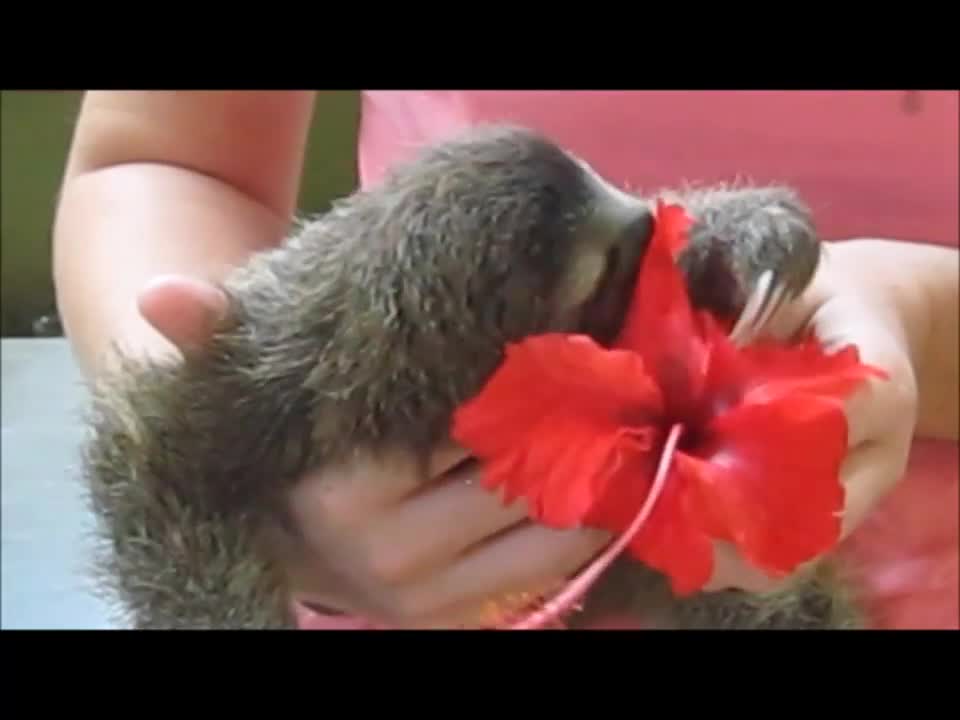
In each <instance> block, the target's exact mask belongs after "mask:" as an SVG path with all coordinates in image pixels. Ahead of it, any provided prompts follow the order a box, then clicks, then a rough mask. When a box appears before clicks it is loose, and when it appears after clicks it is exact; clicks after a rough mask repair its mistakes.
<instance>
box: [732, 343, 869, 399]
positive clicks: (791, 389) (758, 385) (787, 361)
mask: <svg viewBox="0 0 960 720" xmlns="http://www.w3.org/2000/svg"><path fill="white" fill-rule="evenodd" d="M742 361H743V363H744V365H745V367H746V368H747V372H748V373H749V376H748V378H747V380H746V382H745V383H744V387H743V390H744V393H745V396H746V397H745V402H762V401H764V400H765V399H767V398H772V397H781V396H785V395H787V394H789V393H799V392H802V393H811V394H818V395H825V396H830V397H834V398H836V399H838V400H842V399H843V398H845V397H846V396H847V395H849V394H850V393H852V392H853V391H854V390H856V389H857V387H859V386H860V385H861V384H862V383H863V382H864V381H866V380H867V379H868V378H870V377H875V378H881V379H884V378H886V377H887V374H886V373H885V372H884V371H882V370H880V369H879V368H875V367H871V366H869V365H863V364H861V362H860V353H859V351H858V350H857V348H856V346H854V345H847V346H845V347H843V348H841V349H839V350H837V351H834V352H827V351H826V350H825V349H824V348H823V346H822V345H821V343H820V342H819V341H818V340H817V339H816V338H815V337H809V338H806V339H804V340H803V341H802V342H799V343H797V344H795V345H792V346H788V347H784V346H779V345H775V344H773V343H763V344H756V345H752V346H750V347H747V348H744V350H743V353H742Z"/></svg>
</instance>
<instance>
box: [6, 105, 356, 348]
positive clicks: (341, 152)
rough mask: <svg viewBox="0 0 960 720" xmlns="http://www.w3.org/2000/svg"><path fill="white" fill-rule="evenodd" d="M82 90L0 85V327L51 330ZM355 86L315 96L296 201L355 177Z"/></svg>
mask: <svg viewBox="0 0 960 720" xmlns="http://www.w3.org/2000/svg"><path fill="white" fill-rule="evenodd" d="M81 98H82V93H79V92H23V91H4V92H2V93H0V133H2V134H0V220H2V225H0V242H2V265H0V267H2V273H3V275H2V285H0V288H2V304H0V308H2V319H3V327H2V332H3V335H4V336H5V337H8V336H29V335H33V334H35V331H36V332H44V333H49V332H55V331H56V330H55V329H56V323H55V322H51V321H50V319H49V317H50V316H51V315H53V314H54V313H55V300H54V291H53V280H52V272H51V245H50V240H51V235H50V231H51V226H52V222H53V213H54V210H55V207H56V199H57V192H58V191H59V186H60V180H61V173H62V172H63V167H64V163H65V160H66V156H67V152H68V150H69V146H70V139H71V136H72V132H73V125H74V121H75V118H76V113H77V110H78V109H79V104H80V100H81ZM359 115H360V112H359V93H357V92H352V91H343V92H339V93H336V94H335V97H332V98H330V99H328V100H325V101H324V103H323V112H322V113H320V112H318V113H317V114H316V116H315V118H314V123H313V127H312V128H311V132H310V142H309V150H308V156H307V161H306V165H305V170H304V177H303V186H302V190H301V194H300V208H301V210H303V211H305V212H316V211H320V210H323V209H324V208H325V207H326V206H327V204H328V203H329V202H330V200H332V199H333V198H335V197H338V196H340V195H343V194H345V193H347V192H349V191H350V190H352V189H353V187H354V186H355V183H356V128H357V123H358V120H359Z"/></svg>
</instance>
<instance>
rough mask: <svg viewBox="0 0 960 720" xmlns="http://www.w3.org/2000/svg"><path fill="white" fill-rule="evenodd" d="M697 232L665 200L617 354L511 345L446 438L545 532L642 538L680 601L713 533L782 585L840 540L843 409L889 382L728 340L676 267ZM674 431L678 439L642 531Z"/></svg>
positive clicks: (557, 339)
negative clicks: (580, 530)
mask: <svg viewBox="0 0 960 720" xmlns="http://www.w3.org/2000/svg"><path fill="white" fill-rule="evenodd" d="M690 225H691V220H690V218H689V217H688V216H687V214H686V212H685V211H684V210H683V208H681V207H678V206H675V205H674V206H667V205H665V204H663V203H660V204H658V208H657V218H656V231H655V233H654V236H653V238H652V239H651V242H650V246H649V248H648V250H647V252H646V255H645V257H644V260H643V262H642V265H641V268H640V275H639V278H638V281H637V283H636V291H635V296H634V298H633V302H632V305H631V308H630V310H629V313H628V316H627V320H626V322H625V325H624V328H623V330H622V332H621V334H620V337H619V338H618V339H617V341H616V343H615V344H614V347H612V348H609V349H608V348H603V347H601V346H599V345H598V344H597V343H595V342H594V341H593V340H591V339H590V338H588V337H585V336H578V335H558V334H553V335H543V336H537V337H532V338H529V339H527V340H525V341H523V342H520V343H517V344H514V345H512V346H510V347H509V348H508V349H507V351H506V357H505V360H504V362H503V363H502V365H501V367H500V368H499V369H498V371H497V372H496V373H495V374H494V376H493V377H492V378H491V380H490V381H489V383H488V384H487V385H486V387H485V388H484V389H483V390H482V392H480V393H479V394H478V395H477V396H476V397H475V398H473V399H471V400H470V401H469V402H467V403H465V404H464V406H463V407H462V408H460V410H459V412H458V413H457V414H456V417H455V421H454V428H453V435H454V438H455V439H456V440H457V441H458V442H460V443H461V444H462V445H463V446H464V447H466V448H468V449H470V450H471V451H472V452H473V453H474V454H475V455H476V456H477V458H478V459H480V460H481V461H483V462H484V464H485V471H484V480H483V482H484V485H485V487H487V488H488V489H490V490H491V491H493V490H498V489H499V490H500V491H502V493H503V497H504V501H505V502H512V501H514V500H516V499H518V498H522V499H524V500H525V501H526V502H527V503H528V505H529V508H530V515H531V517H532V518H533V519H534V520H536V521H538V522H540V523H543V524H545V525H548V526H552V527H557V528H569V527H575V526H591V527H597V528H603V529H606V530H609V531H611V532H613V533H617V534H621V535H623V534H624V533H626V532H627V531H628V529H629V530H630V532H631V533H634V532H635V534H633V535H632V537H631V538H630V539H629V544H628V548H629V552H630V553H631V554H632V556H633V557H635V558H636V559H637V560H639V561H641V562H643V563H645V564H647V565H649V566H651V567H653V568H656V569H658V570H660V571H661V572H663V573H665V574H666V575H667V576H668V577H669V579H670V582H671V586H672V588H673V590H674V592H676V593H677V594H679V595H684V594H689V593H692V592H696V591H697V590H699V589H700V588H702V587H703V586H704V585H705V584H706V583H707V581H708V580H709V579H710V577H711V575H712V572H713V541H715V540H723V541H727V542H730V543H733V544H734V545H736V546H737V547H738V548H739V550H740V552H741V554H742V555H743V556H744V557H745V558H746V559H747V560H748V561H750V562H751V563H753V564H754V565H756V566H757V567H759V568H761V569H763V570H765V571H766V572H768V573H769V574H771V575H772V576H775V577H776V576H782V575H784V574H788V573H790V572H791V571H793V570H794V569H796V567H797V566H798V565H799V564H801V563H803V562H805V561H808V560H810V559H812V558H814V557H816V556H817V555H820V554H822V553H823V552H825V551H827V550H830V549H831V548H832V547H833V546H834V544H835V543H836V542H837V541H838V539H839V536H840V530H841V520H840V514H841V512H842V510H843V507H844V491H843V486H842V485H841V482H840V478H839V470H840V465H841V463H842V461H843V459H844V456H845V454H846V451H847V423H846V417H845V415H844V411H843V400H844V398H845V397H846V396H847V395H848V394H849V393H851V392H852V391H853V390H854V389H856V388H857V387H858V385H859V384H860V383H861V382H863V381H865V380H866V379H867V378H868V377H870V376H871V375H873V376H882V374H881V373H880V372H879V371H876V370H875V369H873V368H870V367H867V366H865V365H862V364H861V363H860V362H859V357H858V353H857V351H856V349H855V348H853V347H847V348H845V349H842V350H841V351H839V352H836V353H833V354H828V353H827V352H826V351H825V350H824V349H823V348H822V347H821V346H820V344H819V343H818V342H817V341H816V340H815V339H814V338H809V339H806V340H803V341H802V342H800V343H799V344H796V345H792V346H778V345H775V344H772V343H757V344H754V345H752V346H748V347H746V348H742V349H741V348H737V347H735V346H734V345H733V344H732V343H731V341H730V340H729V338H728V337H727V333H726V330H727V329H726V328H725V327H724V325H723V324H722V323H721V321H719V320H718V319H716V318H714V317H713V316H711V315H710V314H708V313H705V312H698V311H695V310H694V309H693V307H692V306H691V304H690V301H689V298H688V295H687V292H686V286H685V284H684V279H683V276H682V274H681V272H680V270H679V268H678V267H677V264H676V261H675V253H676V252H677V251H678V250H679V249H680V248H682V247H683V244H684V242H685V238H686V232H687V230H688V229H689V227H690ZM672 428H675V429H676V432H675V433H674V435H675V436H676V435H678V436H679V442H678V444H677V446H676V448H675V449H674V448H673V447H672V443H671V448H670V449H669V450H668V451H667V453H666V454H667V455H669V454H670V452H671V451H672V460H670V459H668V460H667V462H669V465H666V464H664V465H663V466H662V468H661V471H662V474H663V487H662V492H661V493H660V494H659V497H658V498H657V499H656V502H655V504H653V505H652V511H651V512H650V513H649V516H648V517H645V518H644V520H645V522H643V523H642V525H640V526H639V529H638V528H637V526H636V523H635V520H636V518H637V515H638V512H639V511H640V510H641V508H642V507H644V505H645V503H646V502H647V500H648V499H649V498H648V496H650V493H651V488H652V485H653V482H654V479H655V476H656V473H657V469H658V466H659V465H660V460H661V454H664V450H665V448H664V446H665V443H666V442H667V439H668V436H669V435H670V434H671V429H672ZM673 440H676V437H674V438H673ZM649 509H650V508H646V509H645V510H644V512H647V510H649ZM632 525H633V527H631V526H632Z"/></svg>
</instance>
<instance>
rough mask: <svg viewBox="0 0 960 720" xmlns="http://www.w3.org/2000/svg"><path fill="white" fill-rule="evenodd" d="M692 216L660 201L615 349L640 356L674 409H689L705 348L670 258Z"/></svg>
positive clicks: (699, 383)
mask: <svg viewBox="0 0 960 720" xmlns="http://www.w3.org/2000/svg"><path fill="white" fill-rule="evenodd" d="M691 223H692V220H691V219H690V218H689V217H688V216H687V215H686V213H685V212H684V211H683V209H682V208H680V207H678V206H675V205H671V206H667V205H665V204H664V203H662V202H659V203H658V205H657V218H656V225H655V229H654V233H653V237H652V238H651V240H650V244H649V247H648V248H647V250H646V252H645V254H644V258H643V261H642V263H641V265H640V272H639V275H638V278H637V282H636V284H635V290H634V295H633V298H632V300H631V305H630V308H629V310H628V312H627V316H626V320H625V322H624V326H623V329H622V330H621V332H620V335H619V337H618V339H617V341H616V343H615V345H616V347H621V348H626V349H628V350H633V351H635V352H637V353H639V354H640V356H641V357H642V358H643V359H644V362H645V363H646V365H647V367H648V368H649V369H650V371H651V372H652V373H653V375H654V376H655V377H656V378H657V380H658V382H659V384H660V387H661V389H662V390H663V392H664V396H665V399H666V402H667V403H668V404H669V405H670V406H671V407H672V408H674V412H675V413H678V414H685V413H687V412H689V411H690V409H691V408H692V407H693V405H694V403H695V399H696V398H697V397H698V396H699V394H700V389H701V387H702V384H703V375H704V372H705V367H706V363H707V357H708V355H707V351H708V348H707V346H706V345H705V343H704V340H703V333H702V327H701V325H700V322H699V321H698V318H697V316H696V314H695V313H694V310H693V307H692V305H691V303H690V298H689V295H688V292H687V285H686V281H685V279H684V277H683V274H682V272H681V271H680V268H679V267H678V265H677V263H676V260H675V258H674V251H675V249H676V248H679V247H682V245H683V244H684V243H685V242H686V237H685V233H686V230H687V229H688V227H689V225H690V224H691Z"/></svg>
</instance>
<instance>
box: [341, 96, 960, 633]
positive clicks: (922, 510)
mask: <svg viewBox="0 0 960 720" xmlns="http://www.w3.org/2000/svg"><path fill="white" fill-rule="evenodd" d="M958 97H960V95H958V93H956V92H828V91H816V92H800V91H777V92H721V91H717V92H713V91H711V92H600V91H588V92H573V91H541V92H519V91H505V92H500V91H496V92H494V91H491V92H461V91H429V92H413V91H410V92H407V91H403V92H400V91H368V92H366V93H365V94H364V96H363V105H362V122H361V134H360V151H359V171H360V179H361V184H362V185H364V186H366V185H369V184H370V183H373V182H376V181H377V180H378V179H379V178H380V177H381V176H382V175H383V172H384V170H385V169H386V167H387V166H388V165H390V164H391V163H393V162H396V161H398V160H401V159H403V158H405V157H407V156H408V155H409V153H410V152H412V151H413V150H415V149H416V147H417V146H418V145H420V144H422V143H425V142H430V141H433V140H437V139H440V138H442V137H444V136H445V135H447V134H449V133H451V132H454V131H456V130H458V129H460V128H462V127H464V126H467V125H470V124H474V123H478V122H484V121H509V122H513V123H519V124H523V125H527V126H529V127H533V128H536V129H538V130H540V131H542V132H544V133H546V134H547V135H549V136H551V137H553V138H554V139H555V140H556V141H558V142H559V143H561V144H562V145H564V146H566V147H567V148H569V149H570V150H572V151H573V152H575V153H576V154H578V155H580V156H581V157H583V158H584V159H585V160H587V161H588V162H590V163H591V164H592V165H593V166H594V167H595V168H596V169H597V171H598V172H600V174H602V175H604V176H605V177H606V178H607V179H609V180H611V181H613V182H616V183H618V184H620V185H622V186H623V187H625V188H630V189H635V190H640V191H643V192H649V191H655V190H656V189H657V188H659V187H663V186H668V185H672V186H676V185H678V184H680V183H682V182H684V181H692V182H716V181H725V180H731V179H733V178H735V177H737V176H741V177H749V178H752V179H753V180H755V181H758V182H786V183H789V184H791V185H792V186H794V187H795V188H796V189H797V190H798V191H799V192H800V193H801V194H802V195H803V196H804V198H805V199H806V200H807V202H809V203H810V204H811V206H812V209H813V211H814V212H815V213H816V217H817V220H818V226H819V229H820V232H821V233H822V235H823V236H824V237H826V238H830V239H843V238H849V237H855V236H860V237H863V236H874V237H887V238H895V239H899V240H912V241H921V242H932V243H939V244H943V245H948V246H952V247H957V245H958V235H960V229H958V197H960V186H958V175H960V172H958V164H960V163H958V159H960V147H958V138H960V127H958V113H960V106H958ZM958 464H960V458H958V447H957V444H956V443H931V442H917V443H915V445H914V450H913V456H912V461H911V469H910V472H909V473H908V477H907V479H906V480H905V481H904V482H903V483H902V484H901V486H900V487H899V488H898V490H897V491H895V493H894V494H893V495H892V496H891V497H890V498H889V499H888V500H887V502H885V503H884V504H883V505H882V506H881V507H880V508H879V509H878V510H877V511H876V512H875V513H874V515H873V517H872V518H871V519H870V521H868V522H867V523H866V524H865V526H864V527H863V528H862V530H861V531H860V532H859V533H858V534H857V536H856V537H855V538H854V539H853V540H852V542H851V543H850V544H849V548H848V556H849V558H850V563H849V568H850V569H851V571H852V572H854V573H856V574H857V575H858V576H859V577H860V579H861V587H863V588H864V589H865V590H866V592H867V593H868V594H869V596H870V598H871V600H872V603H873V607H874V612H875V617H876V622H877V624H878V625H880V626H883V627H913V628H916V627H933V628H937V627H949V628H957V627H958V624H960V620H958V617H960V603H958V596H957V589H958V585H960V573H958V554H957V548H958V544H960V533H958V517H960V510H958V505H960V497H958V487H960V482H958Z"/></svg>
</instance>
